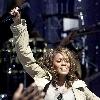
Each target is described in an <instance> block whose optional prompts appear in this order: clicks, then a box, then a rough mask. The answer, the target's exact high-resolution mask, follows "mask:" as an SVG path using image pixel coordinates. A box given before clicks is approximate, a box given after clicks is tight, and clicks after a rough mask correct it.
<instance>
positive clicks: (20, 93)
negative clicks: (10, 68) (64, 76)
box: [12, 83, 44, 100]
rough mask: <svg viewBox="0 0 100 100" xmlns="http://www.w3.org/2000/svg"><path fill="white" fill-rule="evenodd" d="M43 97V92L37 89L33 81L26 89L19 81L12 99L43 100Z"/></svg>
mask: <svg viewBox="0 0 100 100" xmlns="http://www.w3.org/2000/svg"><path fill="white" fill-rule="evenodd" d="M43 97H44V92H43V91H42V90H41V89H39V88H38V87H37V86H36V85H35V83H32V84H31V85H30V86H28V87H27V88H26V89H24V86H23V84H22V83H20V84H19V87H18V88H17V90H16V91H15V93H14V95H13V99H12V100H43Z"/></svg>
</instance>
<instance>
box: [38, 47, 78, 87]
mask: <svg viewBox="0 0 100 100" xmlns="http://www.w3.org/2000/svg"><path fill="white" fill-rule="evenodd" d="M57 53H61V54H65V55H66V57H68V59H69V62H70V70H69V73H68V74H67V75H66V87H68V88H69V87H71V86H72V83H73V82H74V81H75V80H76V79H78V77H77V74H76V73H77V72H78V67H79V66H80V64H79V61H78V57H77V56H76V54H75V53H74V52H72V51H70V50H69V49H68V48H61V47H60V48H56V49H47V50H46V52H45V53H44V55H43V57H41V58H40V59H39V60H38V63H39V65H40V66H41V67H42V68H43V69H45V70H48V71H49V72H50V73H51V75H52V84H53V86H56V84H57V80H58V73H57V72H56V70H55V69H54V67H53V59H54V57H55V55H56V54H57Z"/></svg>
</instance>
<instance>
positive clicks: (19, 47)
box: [10, 19, 49, 79]
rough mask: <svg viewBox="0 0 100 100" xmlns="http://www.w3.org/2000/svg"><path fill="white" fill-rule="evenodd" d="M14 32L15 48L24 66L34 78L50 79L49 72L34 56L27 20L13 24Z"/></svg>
mask: <svg viewBox="0 0 100 100" xmlns="http://www.w3.org/2000/svg"><path fill="white" fill-rule="evenodd" d="M10 28H11V31H12V33H13V38H14V44H15V50H16V52H17V56H18V59H19V61H20V62H21V64H22V65H23V68H24V69H25V70H26V71H27V73H28V74H29V75H30V76H31V77H32V78H34V79H35V78H46V79H48V78H49V76H47V72H46V71H45V70H44V69H42V68H41V67H40V66H39V65H38V64H37V63H36V60H35V58H34V57H33V53H32V51H31V48H30V46H29V35H28V31H27V25H26V21H25V20H24V19H22V20H21V23H20V24H18V25H14V24H12V25H11V26H10Z"/></svg>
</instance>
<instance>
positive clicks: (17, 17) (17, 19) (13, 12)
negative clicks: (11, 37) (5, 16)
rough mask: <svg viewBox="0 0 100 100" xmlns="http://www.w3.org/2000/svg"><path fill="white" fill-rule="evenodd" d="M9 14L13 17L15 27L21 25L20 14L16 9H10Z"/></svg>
mask: <svg viewBox="0 0 100 100" xmlns="http://www.w3.org/2000/svg"><path fill="white" fill-rule="evenodd" d="M10 14H11V15H12V16H13V21H14V24H15V25H17V24H20V23H21V13H20V12H19V8H18V7H16V8H14V9H12V10H11V12H10Z"/></svg>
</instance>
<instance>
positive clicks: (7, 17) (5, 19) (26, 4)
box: [0, 2, 30, 23]
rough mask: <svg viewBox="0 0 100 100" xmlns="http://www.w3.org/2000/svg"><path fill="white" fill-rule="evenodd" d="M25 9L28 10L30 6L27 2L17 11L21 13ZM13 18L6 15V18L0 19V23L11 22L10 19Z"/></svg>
mask: <svg viewBox="0 0 100 100" xmlns="http://www.w3.org/2000/svg"><path fill="white" fill-rule="evenodd" d="M25 8H30V4H29V3H28V2H25V3H23V4H22V5H21V6H20V7H19V10H18V11H22V10H23V9H25ZM13 17H15V16H13V15H10V14H8V15H7V16H5V17H4V18H2V20H1V21H0V23H6V22H8V21H11V20H12V18H13Z"/></svg>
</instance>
